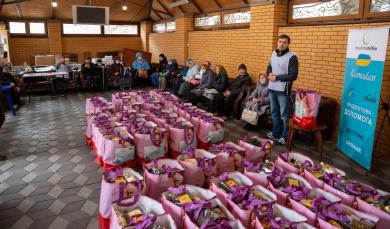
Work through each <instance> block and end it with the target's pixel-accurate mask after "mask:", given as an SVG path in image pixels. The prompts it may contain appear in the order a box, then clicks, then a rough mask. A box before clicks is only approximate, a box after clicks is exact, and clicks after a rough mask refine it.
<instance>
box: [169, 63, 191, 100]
mask: <svg viewBox="0 0 390 229" xmlns="http://www.w3.org/2000/svg"><path fill="white" fill-rule="evenodd" d="M189 61H192V60H191V59H188V60H187V61H186V65H185V66H184V68H183V69H182V70H181V71H180V73H179V74H178V75H177V76H173V77H172V89H171V91H172V93H173V94H175V95H177V94H178V91H179V88H180V84H181V83H183V81H184V79H183V78H184V77H185V76H186V75H187V72H188V69H189V67H188V63H189Z"/></svg>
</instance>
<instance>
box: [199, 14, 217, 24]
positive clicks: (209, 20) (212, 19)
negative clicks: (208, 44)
mask: <svg viewBox="0 0 390 229" xmlns="http://www.w3.org/2000/svg"><path fill="white" fill-rule="evenodd" d="M220 24H221V15H220V14H218V15H212V16H205V17H197V18H195V26H196V27H212V26H219V25H220Z"/></svg>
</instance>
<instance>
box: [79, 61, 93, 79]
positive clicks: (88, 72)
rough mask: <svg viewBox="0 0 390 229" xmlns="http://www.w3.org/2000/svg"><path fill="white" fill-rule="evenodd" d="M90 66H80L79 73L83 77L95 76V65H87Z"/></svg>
mask: <svg viewBox="0 0 390 229" xmlns="http://www.w3.org/2000/svg"><path fill="white" fill-rule="evenodd" d="M89 65H90V66H91V67H90V68H86V67H85V64H82V65H81V73H83V75H84V76H93V75H95V74H96V72H95V71H96V69H95V68H96V65H95V64H94V63H89Z"/></svg>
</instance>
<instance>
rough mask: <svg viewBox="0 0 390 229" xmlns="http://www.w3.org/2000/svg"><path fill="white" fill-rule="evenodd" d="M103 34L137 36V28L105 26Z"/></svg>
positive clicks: (135, 26)
mask: <svg viewBox="0 0 390 229" xmlns="http://www.w3.org/2000/svg"><path fill="white" fill-rule="evenodd" d="M104 34H109V35H138V26H137V25H105V26H104Z"/></svg>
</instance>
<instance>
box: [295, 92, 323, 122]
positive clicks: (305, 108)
mask: <svg viewBox="0 0 390 229" xmlns="http://www.w3.org/2000/svg"><path fill="white" fill-rule="evenodd" d="M320 101H321V94H320V93H319V92H318V91H313V90H307V89H298V90H297V92H296V97H295V113H294V116H293V120H294V121H295V122H296V123H297V124H298V125H300V126H302V127H303V128H315V127H316V126H317V124H316V117H317V113H318V107H319V106H320Z"/></svg>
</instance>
